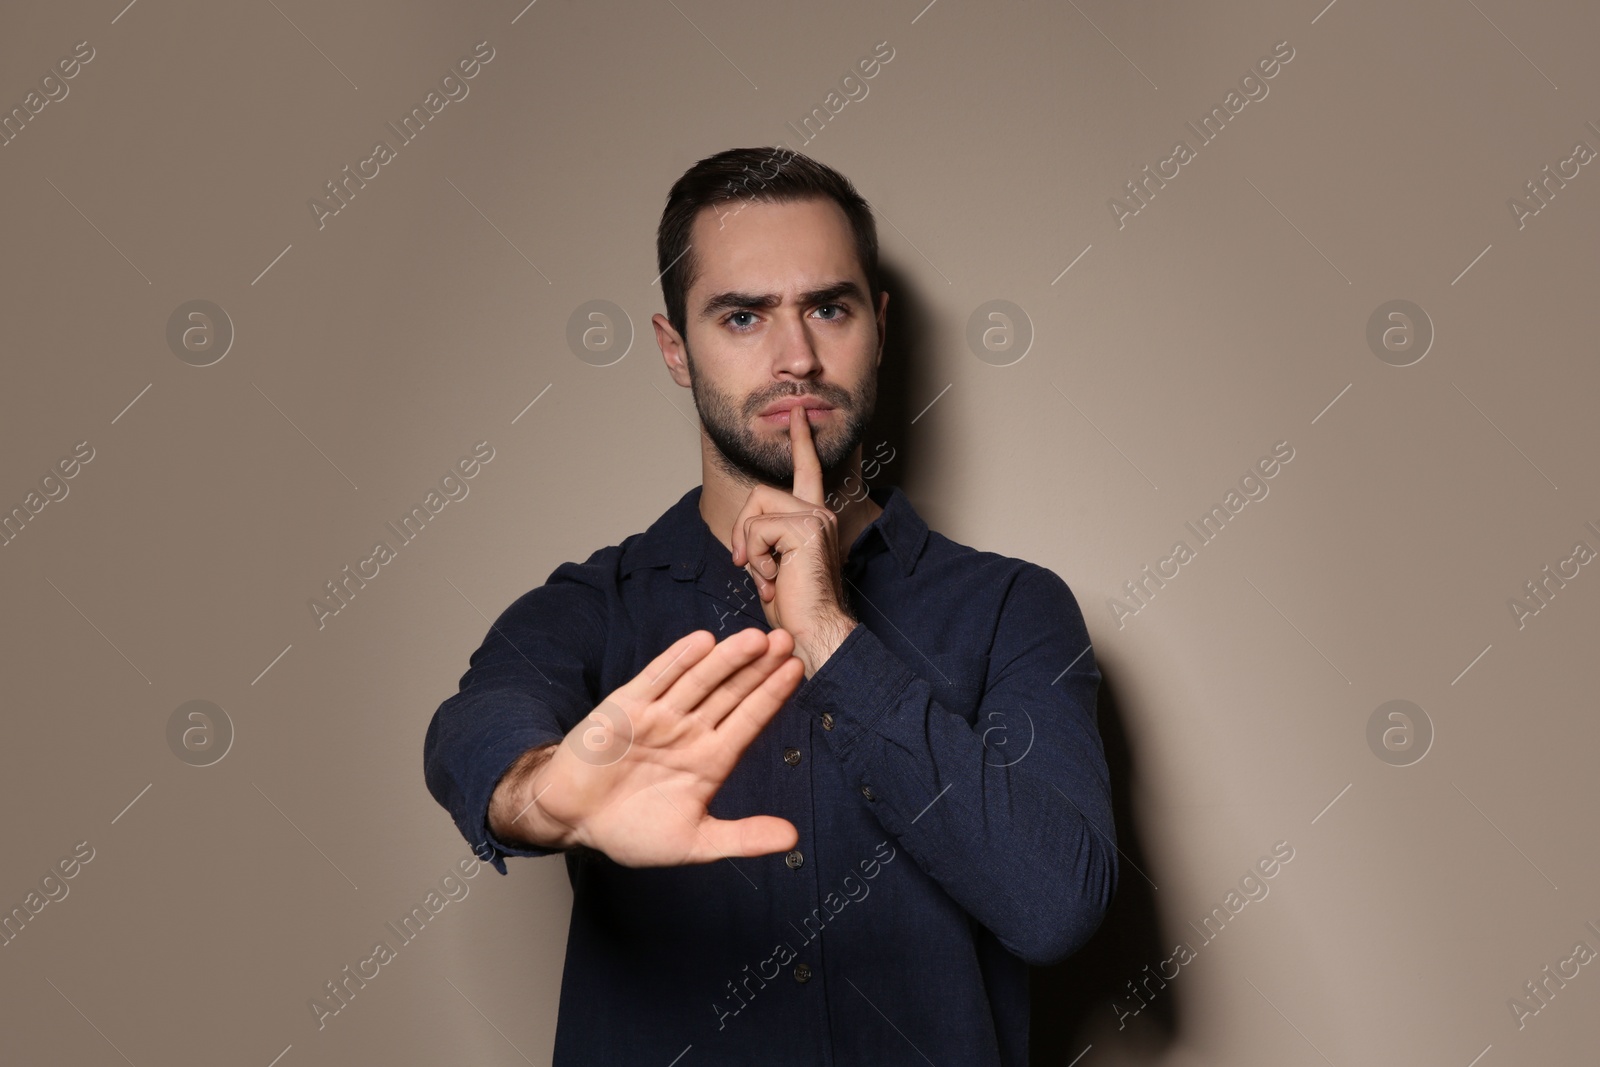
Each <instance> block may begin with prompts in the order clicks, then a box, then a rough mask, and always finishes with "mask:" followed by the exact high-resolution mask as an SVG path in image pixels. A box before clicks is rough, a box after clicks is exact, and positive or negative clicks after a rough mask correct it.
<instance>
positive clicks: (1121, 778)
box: [1029, 653, 1181, 1067]
mask: <svg viewBox="0 0 1600 1067" xmlns="http://www.w3.org/2000/svg"><path fill="white" fill-rule="evenodd" d="M1097 657H1098V653H1097ZM1098 662H1099V666H1100V671H1101V681H1100V693H1099V699H1098V701H1097V705H1098V707H1097V714H1098V716H1099V725H1100V738H1101V741H1102V742H1103V743H1104V745H1105V750H1106V765H1107V767H1108V768H1109V769H1110V771H1111V803H1112V806H1113V808H1114V811H1115V816H1116V826H1117V847H1118V848H1120V849H1121V850H1122V852H1123V855H1122V856H1120V857H1118V863H1119V870H1118V876H1117V893H1116V896H1115V897H1114V898H1112V901H1111V907H1110V908H1109V909H1107V911H1106V917H1105V920H1104V921H1103V922H1102V923H1101V924H1100V929H1099V930H1097V931H1095V934H1094V936H1093V937H1091V938H1090V939H1089V942H1088V944H1086V945H1084V947H1083V948H1082V949H1080V950H1079V951H1078V952H1076V953H1074V954H1073V955H1072V956H1071V957H1069V958H1068V959H1066V960H1063V961H1062V962H1061V963H1058V964H1056V965H1054V966H1052V967H1039V968H1034V970H1033V972H1032V998H1031V1000H1032V1007H1033V1030H1032V1035H1031V1041H1030V1045H1031V1048H1030V1055H1029V1060H1030V1062H1031V1063H1033V1064H1035V1065H1037V1067H1046V1065H1049V1067H1065V1065H1066V1064H1068V1063H1070V1062H1071V1061H1072V1059H1073V1057H1075V1056H1077V1055H1078V1054H1079V1053H1080V1052H1082V1051H1083V1048H1084V1045H1086V1044H1087V1043H1088V1042H1089V1041H1091V1040H1092V1039H1093V1038H1092V1037H1091V1036H1090V1035H1092V1034H1095V1033H1104V1032H1105V1030H1106V1027H1107V1026H1108V1025H1110V1026H1111V1027H1112V1028H1113V1029H1121V1027H1122V1026H1123V1025H1125V1026H1126V1029H1127V1032H1128V1034H1129V1035H1130V1036H1133V1037H1136V1038H1137V1040H1138V1041H1139V1043H1140V1046H1141V1047H1142V1049H1143V1051H1144V1055H1145V1056H1148V1057H1149V1059H1150V1060H1152V1061H1154V1060H1155V1059H1156V1058H1158V1056H1159V1054H1160V1053H1161V1052H1163V1051H1165V1050H1166V1049H1167V1048H1169V1047H1170V1046H1171V1045H1172V1043H1173V1042H1174V1041H1175V1040H1176V1038H1177V1034H1178V1029H1179V1024H1180V1022H1181V1017H1180V1012H1179V1009H1178V1001H1177V996H1176V995H1175V994H1176V990H1174V989H1165V990H1161V991H1160V992H1159V993H1158V995H1154V996H1151V995H1147V994H1146V993H1145V988H1144V987H1142V986H1139V985H1137V983H1138V982H1139V981H1140V980H1142V979H1145V978H1146V977H1147V976H1146V975H1145V972H1144V970H1143V968H1144V966H1145V965H1146V964H1150V965H1152V966H1153V965H1154V964H1155V962H1156V961H1159V960H1162V959H1165V958H1166V957H1167V956H1169V955H1170V954H1171V946H1170V945H1166V944H1165V943H1164V942H1163V941H1162V940H1161V926H1160V921H1159V917H1158V915H1157V912H1156V907H1155V899H1154V896H1153V893H1154V890H1153V889H1152V887H1151V884H1150V882H1149V881H1147V880H1146V879H1145V876H1144V875H1143V874H1140V873H1139V871H1140V870H1142V871H1144V872H1145V873H1146V874H1148V873H1149V872H1150V863H1149V861H1148V859H1147V858H1146V856H1145V850H1144V846H1143V844H1142V842H1140V840H1139V836H1138V831H1137V828H1136V826H1135V823H1136V820H1135V819H1134V817H1133V794H1134V789H1133V785H1134V781H1135V777H1134V776H1135V773H1136V772H1135V769H1134V758H1133V753H1132V751H1131V750H1130V749H1129V747H1128V736H1127V732H1126V730H1125V729H1124V726H1123V716H1122V711H1121V709H1120V708H1119V707H1118V705H1117V700H1116V693H1115V686H1114V685H1113V684H1112V680H1111V675H1112V669H1111V667H1110V666H1109V664H1108V663H1107V662H1106V661H1105V660H1104V659H1099V660H1098ZM1130 859H1131V860H1132V863H1130V862H1129V860H1130ZM1135 865H1137V867H1138V868H1139V870H1135V869H1134V867H1135ZM1130 982H1134V983H1135V987H1134V989H1133V990H1130V988H1129V983H1130ZM1155 988H1159V987H1155ZM1135 992H1137V993H1138V994H1139V995H1140V996H1143V997H1144V1006H1143V1007H1142V1008H1141V1007H1140V1005H1141V1000H1140V999H1139V998H1138V997H1136V996H1135ZM1119 1006H1120V1009H1119ZM1131 1009H1138V1014H1137V1015H1133V1014H1132V1011H1131ZM1119 1024H1121V1025H1119Z"/></svg>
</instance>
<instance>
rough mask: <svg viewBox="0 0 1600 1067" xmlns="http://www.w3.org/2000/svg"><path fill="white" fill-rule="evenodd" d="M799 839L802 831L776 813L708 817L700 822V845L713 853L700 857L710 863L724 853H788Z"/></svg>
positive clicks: (751, 854) (743, 854)
mask: <svg viewBox="0 0 1600 1067" xmlns="http://www.w3.org/2000/svg"><path fill="white" fill-rule="evenodd" d="M799 842H800V831H799V830H796V829H795V827H794V823H792V822H790V821H789V820H788V819H780V818H778V817H777V816H776V815H751V816H750V817H749V818H745V819H710V818H708V819H706V821H705V822H703V823H701V824H700V836H699V844H700V846H701V848H702V849H703V850H706V851H709V852H710V855H706V856H697V857H696V859H698V860H699V861H700V862H704V863H709V862H710V861H712V860H714V859H721V858H722V857H723V856H765V855H768V854H770V853H773V852H786V851H788V850H789V849H791V848H794V846H795V845H797V844H799Z"/></svg>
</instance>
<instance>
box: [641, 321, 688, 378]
mask: <svg viewBox="0 0 1600 1067" xmlns="http://www.w3.org/2000/svg"><path fill="white" fill-rule="evenodd" d="M650 325H651V326H653V327H655V331H656V345H657V347H659V348H660V349H661V358H662V359H663V360H665V361H666V364H667V373H668V374H670V375H672V380H673V381H674V382H677V383H678V384H679V385H680V386H682V387H683V388H685V389H687V388H689V367H688V364H686V363H685V362H684V359H683V352H684V348H683V338H682V337H680V336H679V335H678V331H677V330H675V329H673V328H672V323H670V322H668V321H667V317H666V316H665V315H659V314H658V315H652V316H650Z"/></svg>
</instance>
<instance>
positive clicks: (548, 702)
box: [422, 557, 606, 874]
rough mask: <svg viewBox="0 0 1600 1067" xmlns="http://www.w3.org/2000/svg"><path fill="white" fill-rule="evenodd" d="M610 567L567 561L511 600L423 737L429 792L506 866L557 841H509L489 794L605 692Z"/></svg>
mask: <svg viewBox="0 0 1600 1067" xmlns="http://www.w3.org/2000/svg"><path fill="white" fill-rule="evenodd" d="M600 575H601V569H600V568H599V567H597V566H595V565H593V558H592V557H591V562H590V563H586V564H577V563H563V564H562V565H561V566H559V567H557V568H556V569H555V571H554V572H552V573H551V575H550V577H549V578H548V579H547V580H546V582H545V584H544V585H542V586H540V587H538V588H536V589H532V590H529V591H528V592H527V593H525V594H523V595H522V596H521V597H519V598H518V599H517V600H516V601H515V602H514V603H513V604H512V605H511V606H510V607H508V608H506V609H505V611H504V612H502V613H501V615H500V617H499V618H498V619H496V620H495V621H494V623H493V625H491V626H490V628H489V633H488V634H487V636H485V637H484V639H483V643H482V644H481V645H479V646H478V649H477V651H475V652H473V654H472V657H471V659H470V661H469V666H468V668H467V672H466V673H465V674H463V675H462V676H461V681H460V684H459V687H458V689H457V692H456V693H455V694H454V695H452V696H451V697H449V698H448V699H446V700H445V701H444V702H443V703H442V704H440V705H439V708H438V710H437V711H435V712H434V714H433V719H432V721H431V722H430V723H429V724H428V732H427V736H426V738H425V739H424V741H423V749H422V767H423V777H424V779H425V780H426V781H427V785H428V791H429V792H430V793H432V794H433V797H434V799H435V800H437V801H438V802H439V803H440V804H441V805H443V806H444V808H445V810H446V811H448V812H449V813H450V817H451V819H452V820H453V821H454V822H455V824H456V827H457V829H459V830H460V831H461V835H462V836H463V837H464V838H466V840H467V843H468V844H469V845H470V846H472V850H473V851H474V852H475V853H476V854H477V855H478V857H479V858H480V859H482V860H484V861H486V862H489V863H491V864H493V865H494V868H495V869H496V870H498V871H499V872H500V873H501V874H505V873H506V864H505V857H506V856H547V855H550V854H551V853H553V852H557V851H559V850H558V849H550V848H529V847H523V846H521V845H513V844H508V843H506V842H504V841H501V840H499V839H498V838H496V837H495V836H494V835H493V834H491V833H490V832H489V826H488V813H489V799H490V797H491V796H492V795H493V793H494V788H495V786H496V785H497V784H498V783H499V781H500V778H501V776H502V775H504V774H505V772H506V770H507V768H509V767H510V766H511V764H512V763H514V762H515V761H516V760H517V758H518V757H519V756H521V755H522V754H523V753H524V752H526V751H527V750H528V749H530V748H534V747H537V746H539V745H546V744H550V743H552V742H555V741H559V740H561V738H562V737H564V736H565V735H566V734H567V732H568V731H569V730H571V729H572V727H573V726H575V725H576V724H577V723H578V721H579V720H581V719H582V718H583V717H584V716H585V715H587V714H588V713H589V712H590V710H592V709H593V708H594V706H595V704H596V703H597V701H598V697H597V696H596V695H595V690H596V688H597V686H598V669H599V664H600V662H601V657H602V655H603V654H604V651H605V639H606V610H605V605H606V595H605V591H604V586H603V582H602V580H601V577H600Z"/></svg>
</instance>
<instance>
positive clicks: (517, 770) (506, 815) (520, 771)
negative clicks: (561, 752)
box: [488, 742, 573, 849]
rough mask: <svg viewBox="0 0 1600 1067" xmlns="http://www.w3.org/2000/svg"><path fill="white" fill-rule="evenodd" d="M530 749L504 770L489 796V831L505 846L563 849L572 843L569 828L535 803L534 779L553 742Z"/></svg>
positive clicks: (553, 752)
mask: <svg viewBox="0 0 1600 1067" xmlns="http://www.w3.org/2000/svg"><path fill="white" fill-rule="evenodd" d="M557 744H559V742H555V743H551V744H548V745H540V746H538V747H536V748H530V749H529V750H528V751H526V752H524V753H523V754H522V755H521V756H519V757H518V758H517V761H516V762H515V763H513V764H512V765H511V766H510V767H508V768H507V769H506V772H505V774H503V775H501V776H500V781H499V782H498V783H497V784H496V785H495V788H494V793H493V794H492V795H491V796H490V798H489V813H488V824H489V832H490V833H492V834H493V835H494V836H495V837H496V838H498V839H499V840H501V841H503V842H505V843H506V844H508V845H518V846H520V847H523V848H554V849H564V848H568V847H570V846H571V844H572V843H573V842H572V830H571V828H570V827H567V826H564V825H562V824H560V823H557V822H555V821H554V820H552V819H550V818H549V817H548V816H547V815H546V814H545V813H544V811H543V810H542V809H541V808H540V807H539V805H538V803H537V802H536V799H535V798H536V797H537V796H538V792H539V787H538V786H537V785H536V784H535V779H536V777H537V776H538V773H539V771H540V769H541V768H543V767H544V766H545V764H546V763H548V762H549V760H550V757H551V756H553V755H554V754H555V751H556V745H557Z"/></svg>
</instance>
